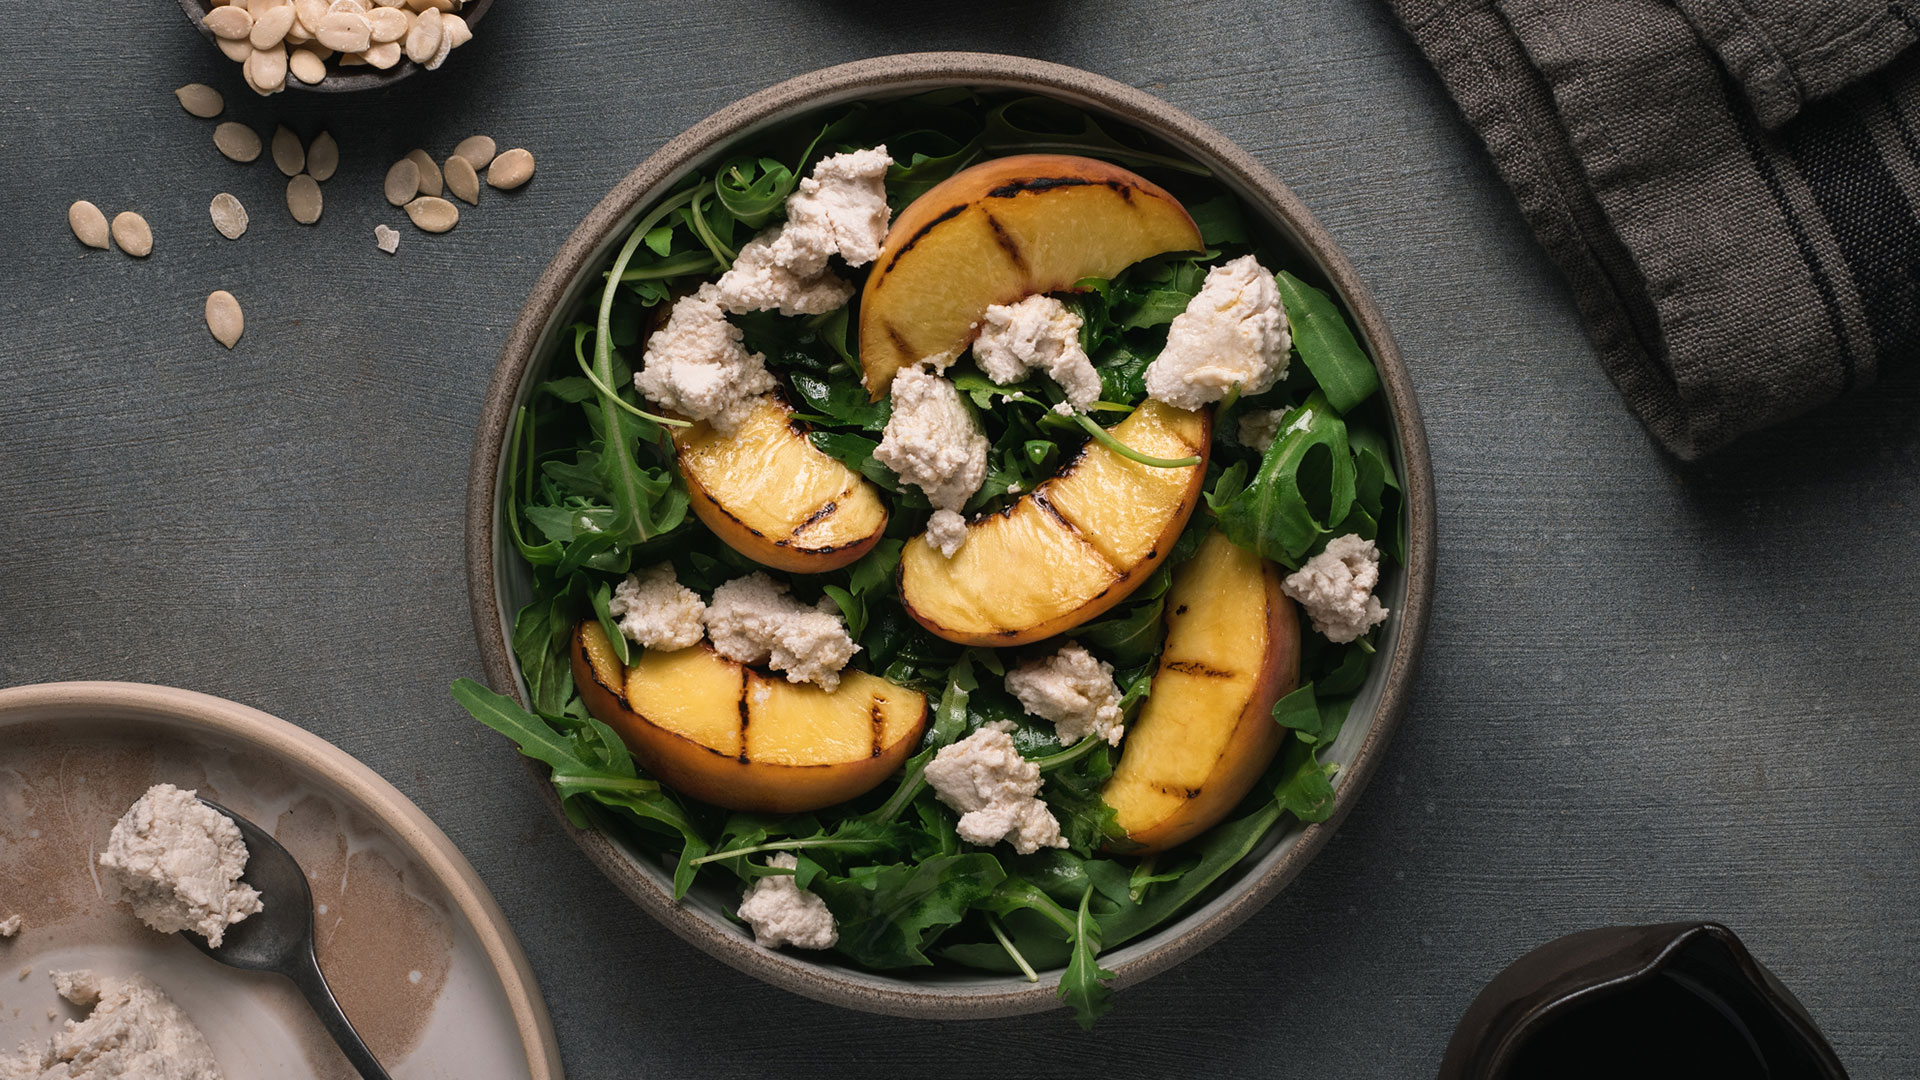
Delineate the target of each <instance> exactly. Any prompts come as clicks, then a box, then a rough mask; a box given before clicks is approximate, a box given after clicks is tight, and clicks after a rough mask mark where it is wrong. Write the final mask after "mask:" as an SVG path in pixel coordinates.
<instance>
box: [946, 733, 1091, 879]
mask: <svg viewBox="0 0 1920 1080" xmlns="http://www.w3.org/2000/svg"><path fill="white" fill-rule="evenodd" d="M1012 729H1013V724H1012V723H1010V722H1008V721H1005V720H1001V721H998V722H995V723H992V724H987V725H985V726H983V727H981V728H979V729H978V730H976V731H975V732H974V733H973V734H971V735H969V736H967V737H966V738H964V739H961V740H960V741H959V742H956V743H953V744H952V745H950V746H945V747H942V748H941V749H940V752H939V753H937V754H935V755H933V760H932V761H929V762H927V770H926V778H927V783H928V784H931V785H932V786H933V793H934V795H935V796H937V797H938V798H939V799H940V801H941V802H943V803H946V804H947V805H948V806H950V807H952V808H954V809H955V810H958V811H960V839H962V840H965V841H966V842H967V843H969V844H979V845H980V846H982V847H988V846H991V845H993V844H997V843H999V842H1000V841H1002V840H1005V841H1007V842H1008V843H1010V844H1012V845H1013V850H1015V851H1017V852H1019V853H1020V854H1022V855H1031V854H1033V853H1034V852H1036V851H1038V850H1040V849H1041V848H1043V847H1052V848H1062V847H1066V846H1067V840H1066V838H1065V837H1063V836H1061V835H1060V822H1059V821H1057V820H1055V819H1054V816H1053V811H1052V810H1049V809H1048V808H1047V804H1046V803H1045V802H1044V801H1042V800H1041V799H1039V798H1038V797H1037V796H1038V795H1039V794H1040V784H1041V779H1040V767H1039V766H1037V765H1035V764H1034V763H1033V762H1031V761H1028V760H1027V759H1026V758H1023V757H1021V756H1020V751H1019V750H1018V749H1016V748H1015V747H1014V745H1013V739H1012V738H1010V737H1009V736H1008V734H1007V733H1008V732H1009V731H1011V730H1012Z"/></svg>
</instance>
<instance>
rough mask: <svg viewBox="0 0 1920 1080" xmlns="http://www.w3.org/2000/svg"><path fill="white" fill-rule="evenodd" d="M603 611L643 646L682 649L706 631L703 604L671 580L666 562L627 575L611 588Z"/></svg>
mask: <svg viewBox="0 0 1920 1080" xmlns="http://www.w3.org/2000/svg"><path fill="white" fill-rule="evenodd" d="M607 612H608V614H611V615H614V616H616V617H618V618H619V620H620V632H621V633H622V634H624V635H626V637H627V639H628V640H629V641H632V642H633V643H634V644H636V645H639V646H640V647H641V648H645V649H658V650H659V651H661V652H672V651H674V650H675V649H684V648H686V647H687V646H689V645H693V644H696V643H698V642H699V640H700V638H701V637H702V636H704V635H705V633H706V615H707V605H706V604H704V603H701V601H700V594H699V593H697V592H694V591H693V590H692V589H689V588H687V587H686V586H685V585H682V584H680V583H679V582H678V581H676V580H674V576H673V564H672V563H670V562H663V563H659V564H657V565H655V566H652V567H649V568H648V569H646V570H643V571H641V572H640V573H638V574H628V575H627V579H626V580H625V581H622V582H621V583H620V584H619V585H618V586H616V587H615V588H614V590H613V596H612V597H611V598H609V599H608V601H607Z"/></svg>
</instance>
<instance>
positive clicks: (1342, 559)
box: [1280, 533, 1387, 644]
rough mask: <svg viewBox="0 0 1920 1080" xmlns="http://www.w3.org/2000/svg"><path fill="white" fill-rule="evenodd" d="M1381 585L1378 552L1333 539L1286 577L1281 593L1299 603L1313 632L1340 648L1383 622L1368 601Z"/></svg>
mask: <svg viewBox="0 0 1920 1080" xmlns="http://www.w3.org/2000/svg"><path fill="white" fill-rule="evenodd" d="M1379 583H1380V549H1379V548H1377V547H1375V546H1374V543H1373V541H1371V540H1362V539H1361V538H1360V537H1359V535H1357V534H1355V533H1348V534H1347V535H1345V536H1337V537H1334V538H1333V539H1332V540H1330V541H1328V542H1327V549H1326V550H1325V551H1322V552H1321V553H1320V554H1318V555H1315V556H1314V557H1313V558H1311V559H1308V560H1307V562H1306V565H1305V566H1302V567H1301V568H1300V569H1299V570H1298V571H1296V572H1294V573H1292V574H1289V575H1287V577H1286V580H1284V581H1282V582H1281V583H1280V588H1281V591H1283V592H1285V593H1286V594H1287V595H1288V596H1290V597H1292V598H1293V599H1294V600H1296V601H1298V602H1299V604H1300V606H1301V607H1303V608H1305V609H1306V610H1307V615H1308V616H1309V617H1311V618H1312V619H1313V628H1314V629H1315V630H1318V631H1320V633H1321V634H1323V635H1325V636H1326V639H1327V640H1328V641H1332V642H1336V643H1339V644H1345V643H1347V642H1349V641H1352V640H1354V639H1355V638H1358V637H1359V636H1360V635H1362V634H1364V633H1366V632H1367V631H1368V630H1371V629H1373V628H1374V627H1375V626H1377V625H1379V624H1380V623H1382V622H1384V621H1386V618H1387V609H1386V608H1384V607H1381V606H1380V600H1379V598H1378V597H1376V596H1374V595H1373V589H1374V586H1375V585H1378V584H1379Z"/></svg>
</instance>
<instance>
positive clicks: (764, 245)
mask: <svg viewBox="0 0 1920 1080" xmlns="http://www.w3.org/2000/svg"><path fill="white" fill-rule="evenodd" d="M788 229H789V226H787V225H784V224H783V225H775V226H774V227H773V228H771V229H768V230H766V231H765V232H762V233H761V234H760V235H758V236H756V237H754V238H753V239H751V240H749V241H747V242H746V245H745V246H743V247H742V248H741V249H740V254H739V255H737V256H735V257H734V260H733V266H732V268H731V269H729V270H728V271H727V272H726V273H724V274H721V275H720V281H719V290H720V306H722V307H724V308H726V309H727V310H728V311H731V312H734V313H735V314H740V313H743V312H748V311H775V310H777V311H779V312H780V314H782V315H824V314H826V313H827V312H829V311H832V310H833V309H835V308H837V307H839V306H841V305H842V304H845V303H846V302H847V301H848V300H851V299H853V285H852V283H851V282H849V281H847V280H846V279H844V278H842V277H840V276H839V275H837V274H835V273H833V272H832V271H830V270H825V269H822V270H821V271H820V272H819V273H817V274H815V275H813V276H812V277H804V276H802V275H800V274H798V273H795V272H794V271H793V269H792V268H791V267H788V266H786V265H783V264H782V263H781V262H780V261H779V258H778V255H777V254H776V253H777V252H779V251H780V250H781V249H782V246H783V242H784V241H785V240H786V233H787V231H788Z"/></svg>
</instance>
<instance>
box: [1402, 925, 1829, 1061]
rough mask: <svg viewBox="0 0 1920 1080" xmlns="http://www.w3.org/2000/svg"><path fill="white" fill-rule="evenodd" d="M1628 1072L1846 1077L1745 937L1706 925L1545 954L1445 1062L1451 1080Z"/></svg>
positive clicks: (1469, 1025)
mask: <svg viewBox="0 0 1920 1080" xmlns="http://www.w3.org/2000/svg"><path fill="white" fill-rule="evenodd" d="M1623 1073H1631V1074H1632V1076H1633V1077H1635V1078H1643V1080H1644V1078H1651V1077H1657V1076H1701V1077H1715V1078H1726V1080H1744V1078H1746V1077H1759V1078H1766V1080H1845V1077H1846V1075H1847V1071H1846V1068H1845V1067H1844V1066H1842V1065H1841V1064H1840V1059H1839V1058H1838V1057H1836V1056H1835V1055H1834V1052H1833V1048H1832V1047H1831V1046H1829V1045H1828V1044H1827V1040H1826V1038H1825V1037H1824V1036H1823V1035H1821V1034H1820V1029H1819V1028H1818V1027H1817V1026H1815V1025H1814V1022H1813V1019H1812V1018H1811V1017H1809V1016H1808V1015H1807V1010H1806V1009H1805V1008H1804V1007H1802V1006H1801V1004H1800V1002H1799V1001H1798V1000H1796V999H1795V998H1794V996H1793V995H1792V994H1791V993H1789V992H1788V991H1787V988H1786V987H1784V986H1782V985H1781V984H1780V980H1778V979H1776V978H1774V977H1773V973H1772V972H1769V971H1768V970H1767V969H1766V968H1764V967H1762V966H1761V965H1760V962H1759V961H1757V960H1755V959H1754V958H1753V955H1752V954H1751V953H1749V952H1747V949H1746V946H1744V945H1742V944H1741V942H1740V939H1739V938H1738V937H1736V936H1734V933H1733V931H1731V930H1729V929H1727V928H1726V927H1724V926H1721V925H1719V924H1718V923H1697V922H1695V923H1663V924H1660V925H1657V926H1610V927H1604V928H1602V929H1599V930H1585V931H1581V932H1580V933H1577V934H1569V935H1567V936H1566V937H1563V938H1557V939H1555V940H1553V941H1550V942H1548V943H1547V944H1545V945H1542V946H1540V947H1539V948H1537V949H1535V950H1533V951H1532V952H1530V953H1528V954H1527V955H1525V956H1523V957H1521V958H1520V959H1519V960H1516V961H1514V963H1513V965H1512V966H1511V967H1509V968H1507V969H1506V970H1505V971H1503V972H1501V973H1500V974H1499V975H1497V976H1495V977H1494V979H1493V981H1492V982H1490V983H1488V984H1487V986H1486V989H1484V990H1482V991H1480V996H1479V997H1477V998H1475V999H1474V1001H1473V1004H1472V1005H1471V1006H1469V1007H1468V1008H1467V1012H1466V1015H1465V1016H1463V1017H1461V1018H1460V1025H1459V1026H1458V1027H1457V1028H1455V1029H1454V1032H1453V1039H1452V1041H1451V1042H1449V1043H1448V1044H1447V1052H1446V1056H1445V1057H1444V1058H1442V1059H1441V1062H1440V1080H1533V1078H1535V1077H1549V1076H1550V1077H1564V1078H1569V1080H1573V1078H1579V1077H1586V1076H1602V1075H1607V1076H1622V1074H1623ZM1623 1080H1628V1078H1626V1077H1624V1076H1623Z"/></svg>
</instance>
